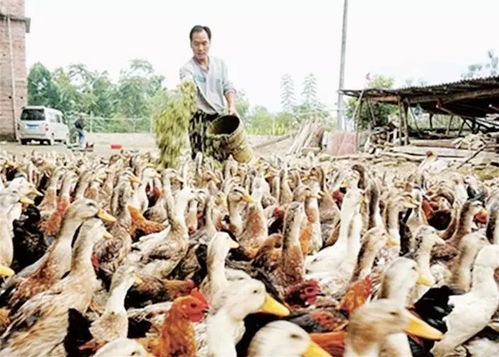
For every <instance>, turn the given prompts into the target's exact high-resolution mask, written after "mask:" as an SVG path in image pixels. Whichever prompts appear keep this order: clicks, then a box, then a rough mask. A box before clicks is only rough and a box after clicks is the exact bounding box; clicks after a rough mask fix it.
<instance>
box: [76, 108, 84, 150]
mask: <svg viewBox="0 0 499 357" xmlns="http://www.w3.org/2000/svg"><path fill="white" fill-rule="evenodd" d="M74 125H75V128H76V133H77V134H78V145H80V147H84V146H85V120H84V119H83V115H80V116H79V117H78V119H76V121H75V123H74Z"/></svg>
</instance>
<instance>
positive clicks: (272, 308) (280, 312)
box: [260, 294, 290, 316]
mask: <svg viewBox="0 0 499 357" xmlns="http://www.w3.org/2000/svg"><path fill="white" fill-rule="evenodd" d="M260 312H263V313H266V314H273V315H277V316H288V315H289V314H290V312H289V310H288V308H287V307H286V306H284V305H283V304H281V303H280V302H278V301H277V300H275V299H274V298H273V297H272V296H270V295H268V294H267V296H266V297H265V302H264V303H263V306H262V309H261V310H260Z"/></svg>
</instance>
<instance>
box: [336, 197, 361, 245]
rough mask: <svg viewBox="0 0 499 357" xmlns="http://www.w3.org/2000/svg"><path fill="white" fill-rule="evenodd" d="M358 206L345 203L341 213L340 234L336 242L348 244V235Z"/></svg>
mask: <svg viewBox="0 0 499 357" xmlns="http://www.w3.org/2000/svg"><path fill="white" fill-rule="evenodd" d="M356 211H357V207H351V206H348V205H346V204H344V205H343V206H342V208H341V213H340V217H341V219H340V234H339V236H338V241H337V242H336V244H340V245H346V244H347V243H348V236H349V233H350V231H351V229H352V223H353V218H354V215H355V213H356Z"/></svg>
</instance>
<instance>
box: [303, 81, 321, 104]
mask: <svg viewBox="0 0 499 357" xmlns="http://www.w3.org/2000/svg"><path fill="white" fill-rule="evenodd" d="M302 98H303V100H302V104H305V105H306V106H308V107H309V108H311V109H313V108H314V107H315V106H316V104H317V102H318V100H317V79H316V78H315V75H314V74H313V73H310V74H309V75H308V76H306V77H305V79H304V80H303V90H302Z"/></svg>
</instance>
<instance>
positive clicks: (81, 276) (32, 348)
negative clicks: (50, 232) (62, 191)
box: [0, 218, 109, 357]
mask: <svg viewBox="0 0 499 357" xmlns="http://www.w3.org/2000/svg"><path fill="white" fill-rule="evenodd" d="M103 237H109V233H107V232H106V229H105V227H104V224H103V222H102V221H101V220H100V219H98V218H89V219H88V220H86V221H85V222H84V223H83V225H82V227H81V230H80V234H79V235H78V238H77V240H76V242H75V246H74V248H73V253H72V260H71V270H70V272H69V274H68V275H67V276H66V277H65V278H63V279H62V280H60V281H59V282H57V283H56V284H54V285H53V286H52V287H50V288H49V289H48V290H47V291H44V292H40V293H39V294H37V295H36V296H34V297H32V298H30V299H29V300H28V301H27V302H26V303H25V304H24V305H23V306H21V308H19V310H18V311H17V312H16V313H15V314H14V315H13V316H12V323H11V324H10V326H9V327H8V328H7V330H6V331H5V333H4V334H3V336H2V350H1V351H0V356H13V355H22V356H27V357H30V356H33V357H34V356H43V355H49V354H50V353H54V350H61V349H62V350H63V349H64V347H63V345H62V341H63V339H64V336H65V334H66V330H67V327H68V309H69V308H73V309H76V310H78V311H80V312H84V311H85V310H86V308H87V307H88V305H89V304H90V300H91V298H92V296H93V294H94V292H95V291H96V289H97V288H98V281H97V278H96V276H95V271H94V268H93V266H92V262H91V259H90V258H91V254H92V248H93V244H95V242H96V241H97V240H99V239H102V238H103Z"/></svg>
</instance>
